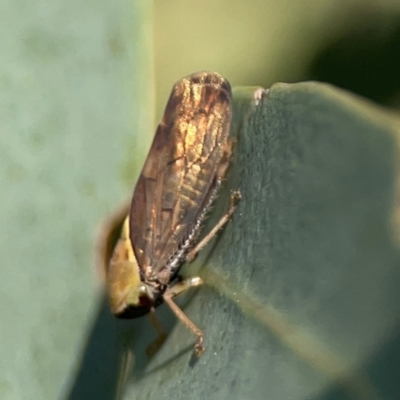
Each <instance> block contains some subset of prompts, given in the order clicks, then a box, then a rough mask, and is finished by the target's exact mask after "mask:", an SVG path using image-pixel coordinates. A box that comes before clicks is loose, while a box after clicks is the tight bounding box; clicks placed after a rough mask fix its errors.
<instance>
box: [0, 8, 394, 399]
mask: <svg viewBox="0 0 400 400" xmlns="http://www.w3.org/2000/svg"><path fill="white" fill-rule="evenodd" d="M0 10H1V12H0V29H1V35H0V55H1V59H0V88H1V91H0V101H1V107H0V113H1V114H0V115H1V118H0V121H1V134H0V135H1V136H0V138H1V139H0V140H1V145H0V152H1V156H0V165H1V167H0V184H1V193H2V201H1V209H0V225H1V227H2V229H1V239H0V251H1V255H2V265H1V269H0V271H1V272H0V309H1V321H2V323H1V325H0V343H1V357H0V398H1V399H4V400H14V399H15V400H19V399H54V398H65V396H68V394H69V393H72V394H73V395H74V393H75V397H74V396H73V395H72V398H76V399H79V398H83V399H84V398H88V399H89V398H97V399H100V398H104V399H106V398H112V396H113V393H114V392H115V391H116V390H117V389H116V387H117V386H118V379H120V377H119V376H118V374H116V376H115V377H114V376H111V377H110V371H116V372H118V371H119V369H118V368H119V367H118V366H119V365H120V363H121V362H122V361H121V358H122V357H123V356H124V355H123V354H121V350H120V349H121V345H120V341H121V336H120V335H119V333H118V332H117V328H116V327H115V325H113V322H110V323H108V322H109V321H111V318H109V316H108V314H107V311H105V310H106V306H104V307H103V303H102V290H101V283H100V279H99V278H98V273H97V272H96V268H95V265H94V264H95V259H96V254H95V242H96V237H97V236H98V235H99V229H100V228H99V227H100V226H101V221H103V220H104V218H106V217H107V216H108V215H109V214H110V213H111V212H112V211H113V210H114V209H115V208H117V207H118V206H119V205H120V204H122V203H123V202H124V201H125V200H126V198H127V197H129V196H130V194H131V192H132V188H133V184H134V181H135V179H136V176H137V174H138V172H139V169H140V167H141V165H142V164H143V161H144V158H145V156H146V152H147V149H148V146H149V144H150V141H151V139H152V136H153V133H154V128H155V121H157V120H159V118H160V116H161V115H162V112H163V108H164V106H165V103H166V99H167V97H168V95H169V91H170V89H171V87H172V84H173V83H174V82H175V81H176V80H178V79H180V78H181V77H182V76H185V75H187V74H189V73H192V72H194V71H199V70H215V71H218V72H219V73H221V74H222V75H224V76H225V77H227V78H228V79H229V80H230V81H231V83H232V85H233V86H243V85H245V86H248V85H250V86H253V85H261V86H264V87H269V86H271V85H272V84H273V83H274V82H296V81H302V80H318V81H324V82H329V83H332V84H334V85H337V86H339V87H342V88H345V89H347V90H349V91H352V92H354V93H357V94H360V95H362V96H365V97H367V98H369V99H371V100H373V101H374V102H377V103H380V104H382V105H384V106H388V107H390V108H392V109H393V110H397V109H398V107H399V106H400V74H399V71H400V2H399V1H398V0H393V1H390V0H386V1H385V0H381V1H379V2H378V1H373V0H352V1H343V0H325V1H324V0H307V1H295V0H285V1H279V0H268V1H261V0H258V1H257V0H252V1H242V0H219V1H211V0H205V1H202V2H198V1H193V0H190V1H189V0H179V1H178V0H175V1H167V0H163V1H161V0H158V1H153V2H151V1H145V0H134V1H126V0H116V1H112V2H111V1H105V0H88V1H85V2H81V1H76V0H73V1H69V2H66V1H62V0H54V1H52V2H48V1H43V0H38V1H36V2H31V1H28V0H19V1H4V2H3V3H2V4H1V5H0ZM395 112H397V111H395ZM99 310H100V311H99ZM99 321H100V322H101V323H100V324H99ZM104 321H106V322H107V323H105V322H104ZM143 324H144V322H143ZM97 334H98V335H99V336H96V335H97ZM129 334H131V333H128V335H129ZM93 343H95V346H94V347H93ZM96 346H97V347H96ZM88 353H90V356H88ZM108 356H109V358H106V357H108ZM89 361H90V363H92V366H93V363H94V364H95V368H94V369H93V368H92V369H91V370H90V368H87V369H86V364H85V362H88V363H89ZM88 371H89V372H88ZM85 374H86V375H85ZM85 377H87V379H89V380H90V379H92V380H93V379H94V380H96V382H97V383H96V385H97V389H98V392H97V394H96V397H91V396H92V395H91V394H90V392H88V393H89V394H88V393H86V394H82V393H83V392H79V390H81V389H79V387H80V388H81V387H82V386H79V382H85V380H84V379H85ZM77 382H78V383H77ZM84 384H85V383H82V385H84ZM77 387H78V389H77ZM74 390H75V392H74ZM88 390H89V388H88ZM77 393H78V394H77ZM99 393H101V395H100V394H99ZM59 396H61V397H59Z"/></svg>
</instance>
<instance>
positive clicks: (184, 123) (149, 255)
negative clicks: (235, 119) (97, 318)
mask: <svg viewBox="0 0 400 400" xmlns="http://www.w3.org/2000/svg"><path fill="white" fill-rule="evenodd" d="M231 101H232V94H231V87H230V85H229V82H228V81H227V80H226V79H224V78H223V77H222V76H221V75H219V74H217V73H210V72H200V73H196V74H193V75H190V76H188V77H186V78H183V79H182V80H180V81H178V82H177V83H176V84H175V85H174V87H173V89H172V93H171V96H170V98H169V101H168V104H167V107H166V110H165V113H164V117H163V119H162V121H161V123H160V124H159V126H158V128H157V132H156V134H155V137H154V140H153V144H152V146H151V148H150V152H149V154H148V156H147V159H146V162H145V164H144V167H143V170H142V172H141V174H140V177H139V180H138V182H137V184H136V188H135V191H134V194H133V199H132V205H131V209H130V212H129V215H128V217H127V218H126V220H125V222H124V226H123V229H122V234H121V238H120V239H119V241H118V243H117V245H116V247H115V250H114V254H113V257H112V260H111V262H110V266H109V270H108V274H107V282H108V293H109V298H110V305H111V310H112V312H113V313H114V314H115V315H116V316H117V317H120V318H136V317H140V316H142V315H144V314H147V313H148V312H150V311H154V309H155V308H156V307H157V306H158V305H160V304H161V303H162V302H163V301H165V302H166V303H167V304H168V305H169V307H170V308H171V310H172V311H173V312H174V313H175V314H176V316H177V317H178V318H179V319H180V320H181V321H182V322H183V323H184V324H185V325H186V326H187V327H188V328H189V329H190V330H191V331H192V332H193V333H194V334H195V335H196V336H197V341H196V344H195V352H196V355H198V356H199V355H200V354H201V353H202V352H203V351H204V347H203V332H202V331H201V330H200V329H199V328H198V327H197V326H196V325H195V324H194V323H193V322H192V321H191V320H190V319H189V318H188V317H187V316H186V314H184V312H183V311H182V310H181V309H180V308H179V307H178V306H177V304H176V303H175V302H174V300H173V298H174V297H175V296H177V295H178V294H180V293H182V292H183V291H185V290H186V289H188V288H189V287H193V286H198V285H200V284H201V283H202V280H201V278H199V277H193V278H189V279H185V280H182V279H180V277H179V276H178V272H179V269H180V267H181V266H182V264H183V263H185V262H187V261H192V260H193V259H194V258H195V256H196V254H197V253H198V252H199V251H200V250H201V249H202V248H203V247H204V246H205V245H206V244H207V242H208V241H209V240H210V239H211V238H212V237H213V236H214V235H215V233H216V232H217V231H218V229H220V228H221V227H222V226H223V225H224V224H225V223H226V222H228V221H229V218H230V217H231V215H232V214H233V212H234V210H235V208H236V203H237V201H238V200H239V198H240V193H239V191H235V192H233V193H232V195H231V200H230V204H229V208H228V210H227V212H226V213H225V214H224V215H223V216H222V218H221V219H220V221H219V222H218V223H217V224H216V226H215V227H214V228H213V229H212V230H211V231H210V232H209V233H208V234H207V235H206V236H204V237H203V238H202V239H199V234H200V231H201V227H202V224H203V222H204V220H205V218H206V216H207V214H208V212H209V210H210V207H211V205H212V203H213V201H214V200H215V197H216V195H217V192H218V189H219V187H220V185H221V182H222V180H223V179H224V177H225V174H226V171H227V169H228V166H229V162H230V157H231V151H232V142H231V140H230V138H229V129H230V123H231V114H232V106H231Z"/></svg>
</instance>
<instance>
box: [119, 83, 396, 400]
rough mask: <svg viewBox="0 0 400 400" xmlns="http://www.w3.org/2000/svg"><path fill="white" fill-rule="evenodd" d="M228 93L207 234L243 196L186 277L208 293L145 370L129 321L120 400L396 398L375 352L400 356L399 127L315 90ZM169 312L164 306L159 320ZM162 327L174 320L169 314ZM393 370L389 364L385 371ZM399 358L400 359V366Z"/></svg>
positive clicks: (363, 105) (188, 307)
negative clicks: (227, 136)
mask: <svg viewBox="0 0 400 400" xmlns="http://www.w3.org/2000/svg"><path fill="white" fill-rule="evenodd" d="M260 94H261V91H260V90H259V89H254V88H253V89H247V90H244V89H239V90H236V91H235V92H234V97H235V108H234V124H233V133H232V134H233V136H235V137H236V146H235V150H234V157H233V160H232V167H231V169H230V171H229V174H228V179H227V182H226V184H225V192H224V193H223V194H222V195H221V196H220V198H219V200H218V204H217V207H216V209H215V211H214V212H213V215H212V218H211V219H210V221H209V223H208V224H207V227H206V228H205V230H207V229H208V228H209V227H210V226H212V224H213V222H215V220H216V219H218V216H219V215H220V213H221V212H223V211H224V209H225V208H226V201H227V196H228V193H229V191H230V190H232V189H236V188H240V190H241V192H242V197H243V198H242V201H241V202H240V204H239V207H238V210H237V212H236V213H235V214H234V216H233V220H232V221H231V222H230V223H229V224H228V226H227V227H226V228H225V229H224V230H223V231H222V232H221V233H220V235H219V237H218V238H217V240H216V241H215V243H214V245H213V246H211V248H209V249H208V252H207V253H208V254H203V256H202V257H200V259H199V260H197V261H196V262H195V263H194V265H188V266H186V268H185V269H184V273H185V274H186V275H193V274H196V273H198V274H199V275H200V276H202V277H203V278H204V279H205V280H206V282H207V284H206V285H205V286H204V287H202V288H200V289H199V290H198V291H197V293H196V294H195V295H194V296H191V298H186V299H184V301H183V302H181V305H182V306H183V307H184V310H185V312H186V314H187V315H188V316H189V317H190V318H191V319H192V320H193V321H195V322H196V323H197V324H198V326H200V327H201V328H202V329H203V330H204V332H205V338H206V342H205V345H206V352H205V354H204V355H203V356H202V357H201V358H200V359H198V360H197V361H196V360H194V359H193V355H192V350H193V348H192V345H193V343H194V337H193V335H192V334H191V333H190V332H189V331H188V330H187V329H186V328H185V327H184V326H183V325H182V324H181V323H179V322H176V323H175V325H174V326H173V329H172V331H171V332H170V334H169V337H168V338H167V341H166V342H165V344H164V345H163V346H162V347H161V349H160V350H159V352H158V353H157V354H156V355H155V356H154V358H153V359H151V360H150V361H147V362H146V361H145V359H144V356H143V355H144V351H145V346H146V344H147V345H148V344H149V342H150V341H151V336H152V334H150V333H149V332H150V331H149V326H148V324H145V323H137V322H136V321H133V322H132V330H133V331H134V334H131V336H132V340H131V343H130V350H131V351H133V353H134V355H135V357H136V358H135V359H134V362H133V363H134V364H135V366H134V368H133V370H132V372H131V373H130V375H129V376H128V378H127V388H126V392H125V395H124V396H123V398H126V399H129V398H140V399H141V398H157V399H171V398H174V399H188V398H190V399H230V400H232V399H266V398H267V399H271V400H274V399H310V398H314V399H328V398H337V399H339V398H358V399H381V398H395V393H397V392H398V384H397V383H396V380H393V379H392V380H391V379H390V376H387V375H386V376H385V379H384V380H382V378H380V376H379V374H378V375H377V374H376V371H377V370H380V369H382V368H387V360H385V357H382V356H381V354H387V353H389V354H390V350H388V346H389V349H390V348H391V347H390V346H392V351H396V348H397V351H398V345H397V347H396V343H397V342H396V340H395V339H396V334H397V332H398V328H399V322H400V321H399V320H400V313H399V311H400V301H399V300H400V293H399V290H398V286H399V282H400V270H399V268H398V266H399V261H400V254H399V249H398V246H397V236H396V229H395V228H396V218H395V216H396V214H395V211H396V201H395V193H396V190H397V188H396V184H397V164H396V158H397V151H398V150H397V145H398V142H397V138H398V134H399V119H398V117H396V116H394V115H391V114H390V113H389V112H388V111H385V110H383V109H380V108H378V107H376V106H374V105H372V104H369V103H367V102H365V101H364V100H362V99H360V98H357V97H355V96H352V95H350V94H348V93H345V92H343V91H340V90H338V89H335V88H333V87H331V86H328V85H324V84H320V83H312V82H311V83H300V84H293V85H288V84H276V85H274V86H272V88H271V89H270V90H268V91H265V92H264V93H263V96H262V98H261V99H260ZM157 313H158V314H159V315H161V318H162V319H163V318H165V317H164V314H165V315H167V316H168V315H169V317H171V315H170V312H169V311H168V310H167V308H166V307H165V306H161V307H160V311H159V312H157ZM169 320H170V321H171V318H169ZM389 365H391V364H389ZM398 367H399V363H398V361H396V364H395V368H397V369H398Z"/></svg>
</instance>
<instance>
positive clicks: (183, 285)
mask: <svg viewBox="0 0 400 400" xmlns="http://www.w3.org/2000/svg"><path fill="white" fill-rule="evenodd" d="M201 284H203V280H202V279H201V278H200V277H198V276H196V277H192V278H188V279H185V280H183V281H181V282H178V283H177V284H175V285H174V286H171V287H170V288H168V289H167V291H166V292H165V293H164V295H163V298H164V301H165V302H166V303H167V304H168V306H169V307H170V308H171V310H172V312H173V313H174V314H175V315H176V316H177V317H178V318H179V319H180V320H181V321H182V322H183V324H184V325H185V326H186V327H187V328H188V329H189V330H191V331H192V332H193V333H194V334H195V335H196V336H197V340H196V343H195V345H194V352H195V354H196V356H197V357H200V356H201V355H202V354H203V352H204V347H203V337H204V334H203V331H202V330H201V329H200V328H198V327H197V325H195V324H194V322H193V321H192V320H191V319H189V317H188V316H187V315H186V314H185V313H184V312H183V311H182V310H181V309H180V308H179V306H178V305H177V304H176V303H175V301H174V300H173V299H174V297H176V296H179V295H180V294H182V293H183V292H185V291H186V290H188V289H189V288H191V287H196V286H199V285H201Z"/></svg>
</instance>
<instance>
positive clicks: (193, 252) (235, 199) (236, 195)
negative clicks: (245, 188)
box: [186, 190, 242, 262]
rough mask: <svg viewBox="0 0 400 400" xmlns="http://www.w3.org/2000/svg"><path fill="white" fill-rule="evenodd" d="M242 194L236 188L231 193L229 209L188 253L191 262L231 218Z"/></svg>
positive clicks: (187, 259) (188, 259)
mask: <svg viewBox="0 0 400 400" xmlns="http://www.w3.org/2000/svg"><path fill="white" fill-rule="evenodd" d="M241 197H242V196H241V194H240V191H239V190H235V191H234V192H233V193H232V194H231V198H230V201H229V206H228V210H227V211H226V213H225V214H224V215H223V216H222V217H221V219H220V220H219V221H218V222H217V223H216V224H215V226H214V228H212V229H211V231H210V232H208V234H207V235H206V236H204V237H203V239H201V240H200V242H199V243H197V245H196V246H195V247H194V248H193V249H192V250H191V251H190V252H189V253H188V254H187V256H186V261H187V262H191V261H193V260H194V259H195V258H196V255H197V253H198V252H199V251H200V250H202V249H203V247H205V246H206V245H207V244H208V242H209V241H210V240H211V239H212V238H213V237H214V236H215V234H216V233H217V232H218V230H219V229H221V228H222V227H223V226H224V225H225V224H226V223H227V222H228V221H229V219H230V218H231V216H232V214H233V213H234V212H235V210H236V206H237V204H238V202H239V200H240V199H241Z"/></svg>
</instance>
